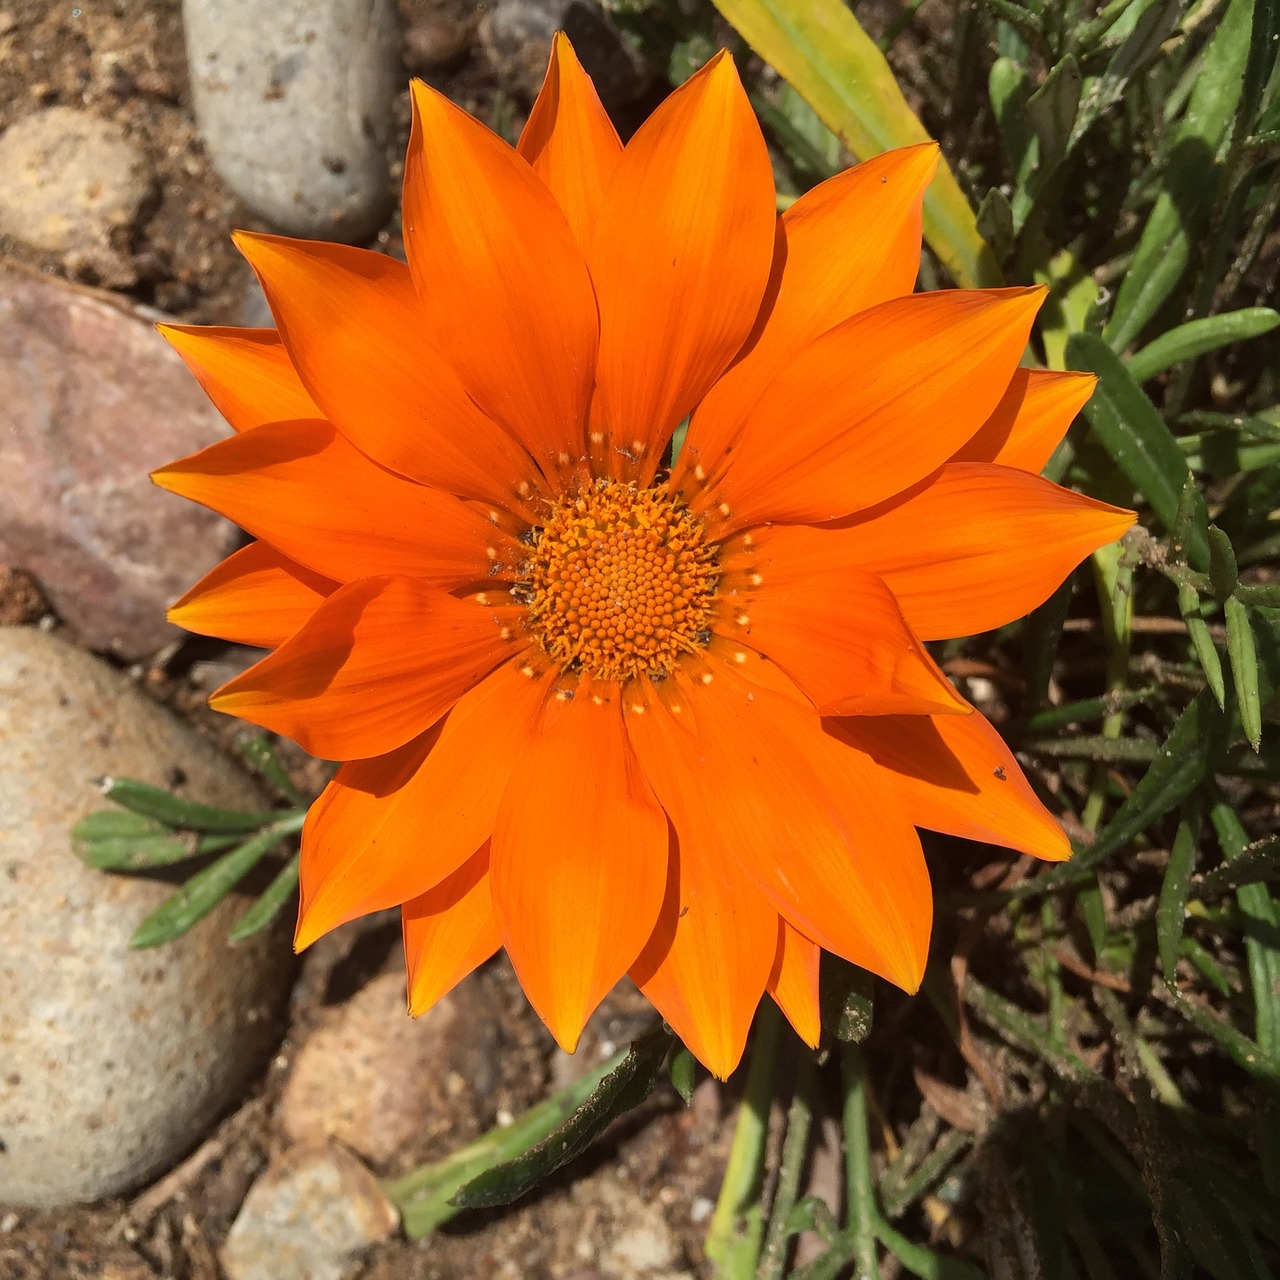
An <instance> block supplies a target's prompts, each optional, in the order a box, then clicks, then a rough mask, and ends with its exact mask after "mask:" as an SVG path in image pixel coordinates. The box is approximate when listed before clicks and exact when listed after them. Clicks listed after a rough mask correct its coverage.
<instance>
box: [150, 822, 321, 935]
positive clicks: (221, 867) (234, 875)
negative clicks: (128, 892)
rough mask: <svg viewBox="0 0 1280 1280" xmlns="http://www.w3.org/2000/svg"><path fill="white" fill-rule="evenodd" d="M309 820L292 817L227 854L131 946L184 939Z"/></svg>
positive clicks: (160, 910) (155, 915)
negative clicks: (271, 853) (266, 858)
mask: <svg viewBox="0 0 1280 1280" xmlns="http://www.w3.org/2000/svg"><path fill="white" fill-rule="evenodd" d="M305 816H306V815H305V814H301V813H298V814H290V815H289V816H288V817H286V818H283V819H281V820H280V821H279V822H275V823H273V824H272V825H271V826H269V827H267V828H266V829H265V830H263V831H260V832H258V834H257V835H255V836H252V837H250V838H249V839H248V840H246V841H245V843H244V844H242V845H241V846H240V847H239V848H238V849H233V850H232V851H231V852H230V853H226V854H223V856H222V857H221V858H219V859H218V860H217V862H214V863H211V864H210V865H209V866H207V867H205V869H204V870H203V871H197V872H196V874H195V875H193V876H192V877H191V879H190V880H188V881H187V882H186V884H184V885H183V886H182V888H181V889H179V890H178V892H177V893H175V894H174V895H173V896H172V897H170V898H167V899H166V900H165V901H164V902H162V903H161V904H160V905H159V906H158V907H157V908H156V909H155V910H154V911H153V912H152V913H151V914H150V915H149V916H148V917H147V918H146V919H145V920H144V921H143V922H142V923H141V924H140V925H139V926H138V928H137V930H136V931H135V933H134V935H133V937H132V938H130V939H129V945H130V946H131V947H136V948H138V949H142V948H145V947H158V946H160V945H161V944H162V943H165V942H172V941H173V939H174V938H178V937H181V936H182V935H183V934H184V933H186V932H187V930H188V929H190V928H191V926H192V925H194V924H195V923H196V922H197V921H199V920H202V919H203V918H204V917H205V916H207V915H208V914H209V912H210V911H212V910H213V909H214V907H216V906H217V905H218V903H219V902H221V901H222V899H223V898H225V897H226V896H227V894H228V893H230V892H231V890H232V889H234V888H235V886H236V885H237V884H239V883H240V881H241V880H243V879H244V877H245V876H247V875H248V874H249V872H250V871H252V870H253V868H254V867H256V866H257V865H258V863H259V862H261V861H262V859H263V857H264V856H265V855H266V854H267V853H269V852H270V851H271V850H272V849H274V848H275V846H276V845H278V844H279V843H280V841H281V840H283V839H285V838H286V837H287V836H291V835H294V834H296V833H297V832H299V831H301V830H302V822H303V819H304V818H305Z"/></svg>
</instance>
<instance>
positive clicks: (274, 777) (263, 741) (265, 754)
mask: <svg viewBox="0 0 1280 1280" xmlns="http://www.w3.org/2000/svg"><path fill="white" fill-rule="evenodd" d="M239 747H240V750H241V751H242V752H243V753H244V756H245V758H246V759H247V760H248V761H249V763H250V764H251V765H252V766H253V767H254V768H255V769H256V770H257V771H258V772H259V773H260V774H261V775H262V776H263V777H264V778H265V779H266V780H267V781H268V782H269V783H271V785H272V786H273V787H275V789H276V790H277V791H279V792H280V794H281V795H282V796H284V797H285V799H286V800H288V801H289V803H290V804H296V805H298V806H299V808H301V807H302V806H304V805H305V804H306V801H305V800H304V799H303V798H302V796H301V795H300V794H299V792H298V788H297V787H295V786H294V785H293V779H292V778H290V777H289V775H288V774H287V773H286V772H285V770H284V765H282V764H281V763H280V758H279V757H278V756H277V755H276V752H275V748H274V747H273V746H272V745H271V739H270V738H268V737H267V736H266V734H259V735H258V736H257V737H256V738H249V739H247V740H246V741H244V742H241V743H239Z"/></svg>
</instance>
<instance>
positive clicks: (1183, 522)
mask: <svg viewBox="0 0 1280 1280" xmlns="http://www.w3.org/2000/svg"><path fill="white" fill-rule="evenodd" d="M1193 529H1194V530H1196V534H1195V535H1194V536H1197V537H1199V538H1203V539H1204V540H1205V543H1206V545H1207V543H1208V538H1209V512H1208V509H1207V508H1206V507H1205V505H1204V494H1202V493H1201V492H1200V486H1199V485H1198V484H1196V478H1195V476H1193V475H1191V473H1190V472H1188V473H1187V478H1186V479H1185V480H1184V481H1183V482H1182V493H1181V494H1179V496H1178V510H1177V512H1176V514H1175V515H1174V517H1173V525H1172V526H1171V527H1170V529H1169V541H1170V542H1171V543H1172V544H1173V552H1174V554H1175V555H1178V556H1184V557H1185V555H1186V551H1187V543H1188V539H1190V538H1191V537H1192V536H1193V534H1192V530H1193Z"/></svg>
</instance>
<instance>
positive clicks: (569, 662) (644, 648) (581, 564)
mask: <svg viewBox="0 0 1280 1280" xmlns="http://www.w3.org/2000/svg"><path fill="white" fill-rule="evenodd" d="M715 552H716V548H715V547H713V546H709V545H708V544H707V542H706V539H705V537H704V534H703V528H702V522H701V521H700V520H698V519H697V518H696V517H695V516H693V515H691V514H690V512H689V511H688V510H687V509H686V508H685V507H684V505H683V504H682V503H681V502H680V501H679V499H678V498H676V497H673V496H672V495H671V494H670V493H669V492H668V490H667V486H666V485H665V484H657V485H654V486H652V487H650V488H647V489H642V488H639V487H638V486H637V485H635V484H627V483H624V482H622V481H619V480H596V481H595V482H594V483H593V484H591V485H590V486H589V487H586V488H584V489H583V490H581V491H580V492H578V493H574V494H569V495H566V496H565V497H564V498H562V499H560V501H559V502H558V503H557V504H556V505H555V506H554V508H553V509H552V511H551V513H550V515H549V517H548V519H547V521H546V523H545V524H544V525H543V526H542V527H541V528H540V529H535V530H534V531H533V549H532V552H531V554H530V556H529V559H528V561H527V562H526V563H525V565H524V572H523V573H522V575H521V577H522V581H521V582H520V583H519V584H518V586H517V587H516V590H515V592H514V594H515V595H516V598H517V599H519V600H521V601H523V603H524V604H525V605H526V606H527V608H528V610H529V625H530V630H531V632H532V634H533V635H534V637H535V638H536V639H537V640H538V641H539V642H540V643H541V645H542V647H543V648H544V649H545V650H546V652H547V654H548V656H549V657H550V658H551V659H552V661H553V662H555V663H557V664H558V665H559V666H560V667H561V668H562V669H564V670H575V671H576V670H580V671H584V672H586V673H587V674H589V675H591V676H592V677H594V678H596V679H598V680H617V681H626V680H630V679H632V678H634V677H635V676H640V675H649V676H661V675H668V674H670V673H671V672H672V671H673V670H674V669H675V667H676V664H677V663H678V662H679V660H680V657H681V655H682V654H686V653H693V652H696V651H697V650H698V649H701V648H703V647H704V646H705V645H706V644H707V642H708V640H709V639H710V632H709V631H708V625H709V622H710V618H711V610H712V601H713V600H714V597H715V589H716V578H717V575H718V569H717V566H716V557H715Z"/></svg>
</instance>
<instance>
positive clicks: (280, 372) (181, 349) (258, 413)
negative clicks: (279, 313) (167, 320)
mask: <svg viewBox="0 0 1280 1280" xmlns="http://www.w3.org/2000/svg"><path fill="white" fill-rule="evenodd" d="M157 327H158V328H159V330H160V332H161V333H162V334H163V335H164V337H165V338H167V339H168V341H169V344H170V345H171V346H172V347H173V348H174V350H176V351H177V353H178V354H179V355H180V356H181V357H182V359H183V361H184V362H185V363H186V366H187V368H188V369H190V370H191V372H192V373H193V374H195V376H196V380H197V381H198V382H199V383H200V385H201V386H202V387H203V388H204V391H205V395H207V396H208V397H209V399H210V400H212V401H213V404H214V407H215V408H216V409H217V410H218V412H219V413H220V414H222V416H223V417H224V418H226V420H227V421H228V422H229V423H230V424H231V426H232V427H233V428H234V429H235V430H236V431H248V430H249V428H250V427H260V426H261V425H262V424H263V423H264V422H286V421H288V420H289V419H291V418H322V417H324V414H323V413H322V412H321V411H320V410H319V409H318V408H317V407H316V403H315V401H314V400H312V398H311V396H310V395H309V394H308V393H307V389H306V388H305V387H304V386H303V385H302V383H301V382H300V381H299V380H298V375H297V372H296V371H295V370H294V367H293V365H292V364H291V363H290V361H289V353H288V352H287V351H286V350H285V348H284V343H282V342H281V341H280V335H279V334H278V333H277V332H276V331H275V330H274V329H224V328H216V327H214V326H212V325H207V326H193V325H181V324H162V325H159V326H157Z"/></svg>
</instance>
